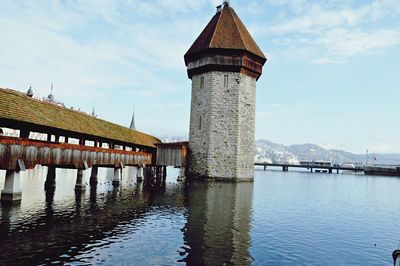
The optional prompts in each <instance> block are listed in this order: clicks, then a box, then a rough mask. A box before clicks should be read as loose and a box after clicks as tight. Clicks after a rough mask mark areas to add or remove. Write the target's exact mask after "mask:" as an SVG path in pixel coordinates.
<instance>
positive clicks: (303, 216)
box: [0, 167, 400, 265]
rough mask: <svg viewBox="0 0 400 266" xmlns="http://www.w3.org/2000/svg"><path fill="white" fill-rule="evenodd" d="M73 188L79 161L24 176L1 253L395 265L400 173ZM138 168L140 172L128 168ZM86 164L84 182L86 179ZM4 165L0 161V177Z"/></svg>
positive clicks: (138, 260) (31, 259)
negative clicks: (52, 177)
mask: <svg viewBox="0 0 400 266" xmlns="http://www.w3.org/2000/svg"><path fill="white" fill-rule="evenodd" d="M100 170H101V171H100V174H99V182H100V183H99V184H98V186H97V189H96V190H94V189H90V187H89V186H88V187H87V190H86V192H84V193H78V194H75V192H74V183H75V176H76V171H73V170H63V169H58V170H57V179H56V182H57V187H56V190H55V192H54V193H45V191H44V189H43V184H44V181H45V175H46V168H45V167H37V168H35V169H34V170H30V171H29V172H28V173H24V174H23V175H22V177H21V178H22V181H21V182H22V184H21V185H22V191H23V195H22V202H21V204H20V205H15V206H6V205H3V206H1V209H0V214H1V215H0V264H2V265H3V264H10V265H16V264H50V263H54V264H60V263H65V264H67V265H68V264H69V265H85V264H87V265H91V264H96V265H175V264H189V265H224V264H225V265H392V260H391V253H392V251H393V249H395V248H397V247H398V244H399V239H400V223H399V221H400V193H399V191H400V179H399V178H396V177H373V176H364V175H353V174H322V173H307V172H281V171H273V170H268V171H264V170H262V169H256V170H255V180H254V183H238V184H233V183H219V182H218V183H214V182H208V183H193V184H187V185H184V184H183V183H178V182H175V180H176V176H177V174H178V172H177V171H176V169H173V168H171V169H168V178H167V182H166V186H165V187H161V188H154V187H153V188H148V187H143V184H142V183H136V179H135V178H130V177H129V176H133V175H134V170H132V169H130V170H129V171H128V170H126V169H125V171H124V173H123V178H122V183H121V186H120V187H118V188H114V187H113V186H112V185H111V182H110V181H111V179H110V177H107V176H108V174H107V170H106V169H100ZM130 171H133V172H130ZM88 176H89V172H88V173H87V177H86V179H85V182H88ZM3 183H4V171H1V172H0V186H1V187H3Z"/></svg>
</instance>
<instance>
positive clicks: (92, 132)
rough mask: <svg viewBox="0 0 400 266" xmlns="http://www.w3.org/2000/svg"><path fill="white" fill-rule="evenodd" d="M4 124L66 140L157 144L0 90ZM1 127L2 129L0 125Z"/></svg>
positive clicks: (152, 139)
mask: <svg viewBox="0 0 400 266" xmlns="http://www.w3.org/2000/svg"><path fill="white" fill-rule="evenodd" d="M4 121H8V122H12V123H13V124H15V125H21V127H22V128H23V129H25V128H26V129H30V128H29V126H31V128H32V127H34V128H35V129H36V130H38V129H43V130H44V131H38V132H42V133H48V131H45V130H50V131H52V130H55V131H57V132H60V133H64V134H65V135H66V136H71V134H72V135H74V136H79V135H82V136H85V137H86V138H87V139H88V140H90V139H92V140H96V139H104V140H111V141H113V140H114V141H116V142H120V143H129V144H136V145H140V146H146V147H155V144H158V143H161V141H160V140H159V139H157V138H155V137H153V136H150V135H148V134H145V133H142V132H139V131H136V130H131V129H129V128H126V127H123V126H120V125H117V124H114V123H111V122H108V121H105V120H102V119H99V118H96V117H94V116H91V115H88V114H85V113H82V112H80V111H75V110H71V109H68V108H65V107H62V106H58V105H57V104H54V103H50V102H47V101H41V100H36V99H33V98H30V97H28V96H26V95H25V94H24V93H21V92H17V91H15V90H11V89H2V88H0V126H1V125H2V124H3V123H4ZM3 126H4V125H3Z"/></svg>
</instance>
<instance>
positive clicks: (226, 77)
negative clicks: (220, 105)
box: [224, 75, 228, 88]
mask: <svg viewBox="0 0 400 266" xmlns="http://www.w3.org/2000/svg"><path fill="white" fill-rule="evenodd" d="M224 87H225V88H227V87H228V75H224Z"/></svg>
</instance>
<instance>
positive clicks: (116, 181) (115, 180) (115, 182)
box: [112, 167, 121, 186]
mask: <svg viewBox="0 0 400 266" xmlns="http://www.w3.org/2000/svg"><path fill="white" fill-rule="evenodd" d="M120 170H121V169H120V168H118V167H115V168H114V177H113V181H112V184H113V186H119V181H120V176H121V172H120Z"/></svg>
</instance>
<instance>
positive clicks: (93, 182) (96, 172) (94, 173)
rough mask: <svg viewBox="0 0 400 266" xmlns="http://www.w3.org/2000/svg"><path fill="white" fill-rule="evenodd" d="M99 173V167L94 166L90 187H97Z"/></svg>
mask: <svg viewBox="0 0 400 266" xmlns="http://www.w3.org/2000/svg"><path fill="white" fill-rule="evenodd" d="M98 172H99V167H98V166H94V165H93V166H92V171H91V173H90V181H89V183H90V185H91V186H96V185H97V175H98Z"/></svg>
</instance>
